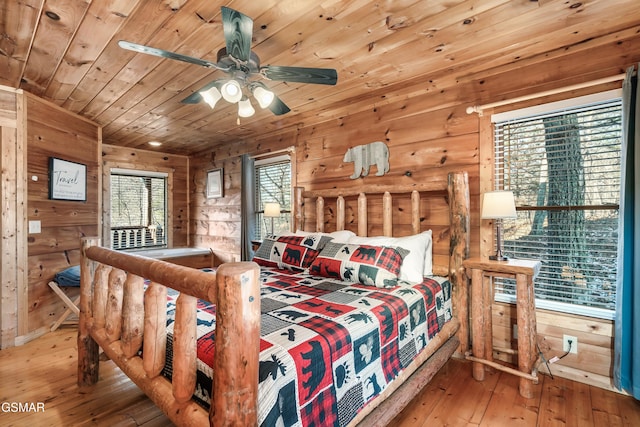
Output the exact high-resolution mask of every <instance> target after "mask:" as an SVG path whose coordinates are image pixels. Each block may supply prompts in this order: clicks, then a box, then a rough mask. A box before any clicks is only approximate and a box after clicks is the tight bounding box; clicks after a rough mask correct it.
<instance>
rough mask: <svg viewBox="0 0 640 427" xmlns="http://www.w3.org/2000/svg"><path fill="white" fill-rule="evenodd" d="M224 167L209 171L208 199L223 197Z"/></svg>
mask: <svg viewBox="0 0 640 427" xmlns="http://www.w3.org/2000/svg"><path fill="white" fill-rule="evenodd" d="M222 178H223V173H222V169H213V170H210V171H208V172H207V199H215V198H216V197H222V196H223V193H222V190H223V188H224V182H223V180H222Z"/></svg>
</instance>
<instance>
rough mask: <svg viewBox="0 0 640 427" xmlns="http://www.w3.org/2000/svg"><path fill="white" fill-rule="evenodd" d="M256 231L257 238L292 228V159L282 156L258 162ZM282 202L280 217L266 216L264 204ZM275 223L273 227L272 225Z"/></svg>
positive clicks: (256, 167)
mask: <svg viewBox="0 0 640 427" xmlns="http://www.w3.org/2000/svg"><path fill="white" fill-rule="evenodd" d="M255 172H256V173H255V177H256V211H257V213H256V215H257V218H256V233H255V236H256V238H257V239H263V238H264V236H266V235H267V234H271V233H275V234H277V233H279V232H284V231H289V230H290V220H291V161H290V160H289V157H288V156H286V158H283V156H280V157H278V158H276V159H275V161H271V162H256V166H255ZM270 202H276V203H279V204H280V212H281V214H280V216H279V217H278V218H273V219H272V218H265V217H264V204H265V203H270ZM272 223H273V227H272Z"/></svg>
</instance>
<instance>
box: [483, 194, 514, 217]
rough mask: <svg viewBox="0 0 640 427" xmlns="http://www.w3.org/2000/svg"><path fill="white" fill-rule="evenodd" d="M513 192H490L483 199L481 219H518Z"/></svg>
mask: <svg viewBox="0 0 640 427" xmlns="http://www.w3.org/2000/svg"><path fill="white" fill-rule="evenodd" d="M516 217H517V214H516V202H515V199H514V197H513V191H504V190H500V191H488V192H486V193H484V196H483V199H482V213H481V215H480V218H481V219H500V218H516Z"/></svg>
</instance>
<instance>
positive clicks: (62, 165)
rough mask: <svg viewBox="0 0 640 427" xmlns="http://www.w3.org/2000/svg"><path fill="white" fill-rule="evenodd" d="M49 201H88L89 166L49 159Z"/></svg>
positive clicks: (53, 158)
mask: <svg viewBox="0 0 640 427" xmlns="http://www.w3.org/2000/svg"><path fill="white" fill-rule="evenodd" d="M49 199H51V200H74V201H81V202H84V201H86V200H87V166H86V165H83V164H82V163H76V162H70V161H67V160H62V159H58V158H55V157H49Z"/></svg>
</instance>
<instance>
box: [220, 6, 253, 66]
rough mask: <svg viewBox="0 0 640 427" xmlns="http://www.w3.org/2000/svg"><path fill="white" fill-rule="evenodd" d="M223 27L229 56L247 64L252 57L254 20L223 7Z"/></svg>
mask: <svg viewBox="0 0 640 427" xmlns="http://www.w3.org/2000/svg"><path fill="white" fill-rule="evenodd" d="M222 25H223V29H224V39H225V42H226V44H227V54H229V55H231V56H233V57H234V58H235V59H238V60H240V61H242V62H247V61H248V60H249V58H250V56H251V38H252V37H253V20H252V19H251V18H249V17H248V16H247V15H244V14H242V13H240V12H238V11H237V10H233V9H230V8H228V7H224V6H223V7H222Z"/></svg>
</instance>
